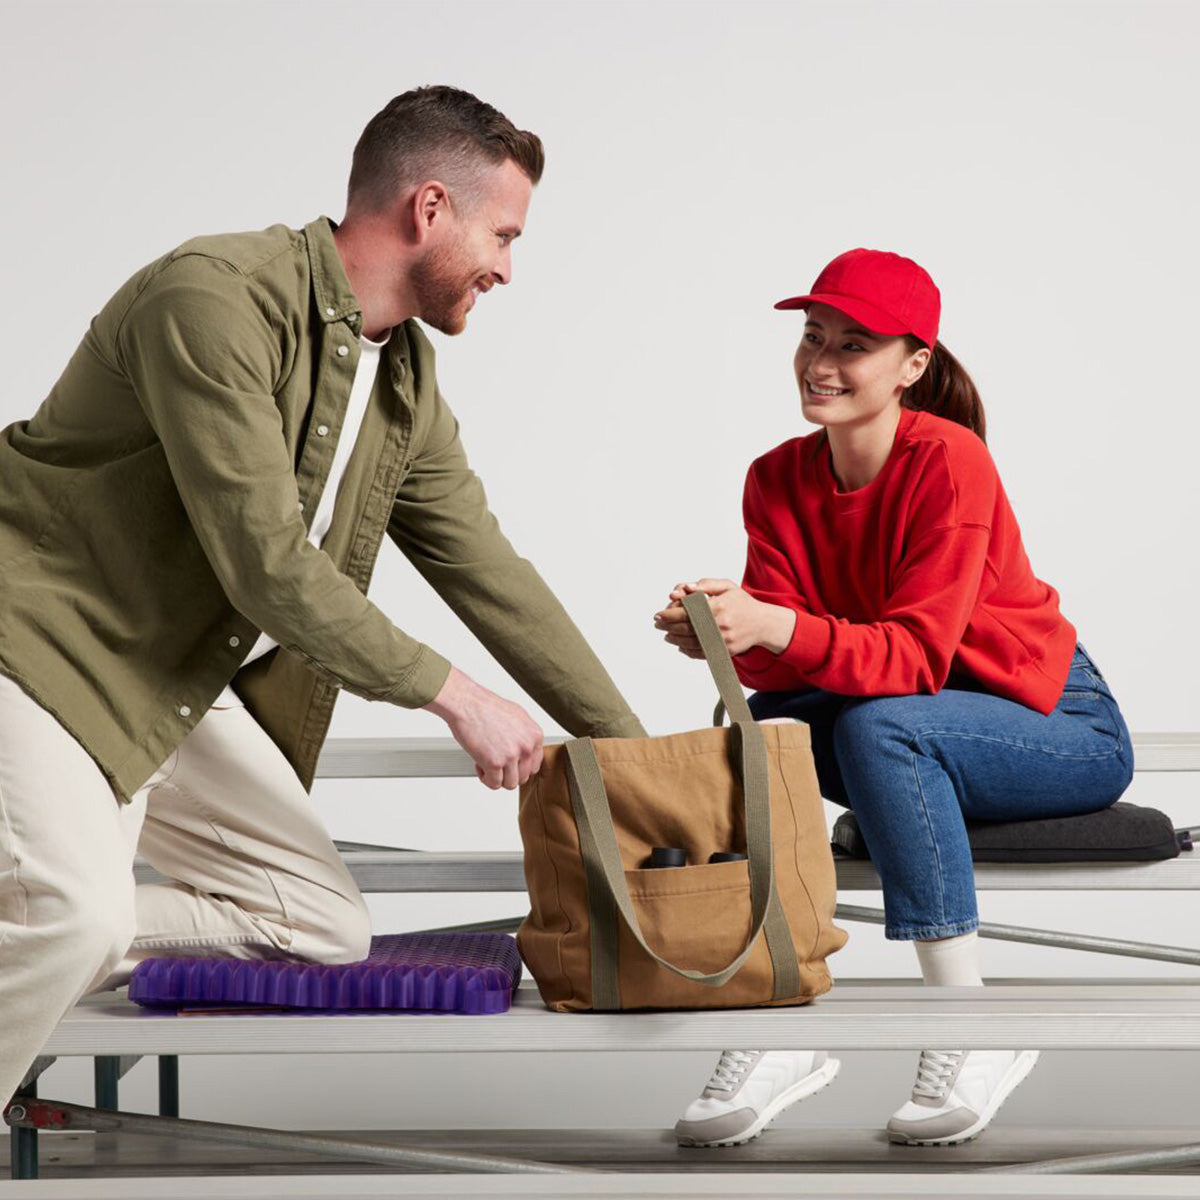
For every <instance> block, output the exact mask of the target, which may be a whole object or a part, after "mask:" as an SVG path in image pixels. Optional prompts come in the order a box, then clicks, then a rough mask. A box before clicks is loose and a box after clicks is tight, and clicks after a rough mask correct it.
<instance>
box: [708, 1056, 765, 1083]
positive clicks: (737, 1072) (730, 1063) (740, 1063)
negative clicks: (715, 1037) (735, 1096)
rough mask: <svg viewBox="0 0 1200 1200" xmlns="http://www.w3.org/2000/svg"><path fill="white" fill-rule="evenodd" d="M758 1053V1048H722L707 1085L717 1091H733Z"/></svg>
mask: <svg viewBox="0 0 1200 1200" xmlns="http://www.w3.org/2000/svg"><path fill="white" fill-rule="evenodd" d="M757 1053H758V1051H757V1050H722V1051H721V1058H720V1061H718V1063H717V1065H716V1067H714V1068H713V1073H712V1077H711V1078H710V1079H709V1081H708V1084H707V1086H708V1087H710V1088H714V1089H716V1090H717V1091H722V1092H729V1091H732V1090H733V1088H734V1086H735V1085H736V1084H737V1082H738V1081H739V1080H740V1079H741V1077H742V1076H743V1075H744V1074H745V1073H746V1069H747V1067H749V1066H750V1064H751V1063H752V1062H753V1061H754V1056H755V1055H756V1054H757Z"/></svg>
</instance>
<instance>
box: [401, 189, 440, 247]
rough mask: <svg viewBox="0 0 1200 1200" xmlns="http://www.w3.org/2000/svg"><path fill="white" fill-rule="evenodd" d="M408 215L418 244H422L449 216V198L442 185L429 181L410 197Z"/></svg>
mask: <svg viewBox="0 0 1200 1200" xmlns="http://www.w3.org/2000/svg"><path fill="white" fill-rule="evenodd" d="M410 204H411V207H410V208H409V213H410V215H411V218H412V222H413V231H414V233H415V239H416V241H417V242H418V243H420V242H423V241H424V240H425V239H426V238H427V237H428V236H429V234H430V233H431V232H432V231H433V229H434V227H435V226H436V225H437V224H438V222H440V221H446V220H448V219H449V216H450V196H449V193H448V191H447V189H446V185H445V184H444V183H440V182H439V181H438V180H436V179H430V180H428V181H426V182H425V183H423V184H421V186H420V187H418V188H417V190H416V191H415V192H414V193H413V195H412V200H411V202H410Z"/></svg>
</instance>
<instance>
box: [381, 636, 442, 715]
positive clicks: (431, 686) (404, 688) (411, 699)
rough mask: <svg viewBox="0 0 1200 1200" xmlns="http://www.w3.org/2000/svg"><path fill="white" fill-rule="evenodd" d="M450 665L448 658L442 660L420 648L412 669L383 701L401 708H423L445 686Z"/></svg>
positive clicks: (426, 647)
mask: <svg viewBox="0 0 1200 1200" xmlns="http://www.w3.org/2000/svg"><path fill="white" fill-rule="evenodd" d="M450 665H451V664H450V660H449V659H448V658H443V657H442V656H441V655H440V654H439V653H438V652H437V651H436V650H431V649H430V648H429V647H428V646H422V647H421V653H420V654H419V655H418V656H417V661H416V662H415V663H414V664H413V667H412V669H411V670H410V671H409V672H408V674H407V675H405V677H404V682H403V683H401V684H400V686H399V687H397V688H394V689H393V690H392V691H391V692H389V693H388V695H387V696H385V697H384V699H385V700H387V701H389V702H390V703H392V704H398V705H400V707H401V708H424V707H425V705H427V704H428V703H430V701H432V700H434V699H436V698H437V694H438V692H440V691H441V690H442V688H443V687H444V686H445V683H446V680H447V679H448V678H449V677H450Z"/></svg>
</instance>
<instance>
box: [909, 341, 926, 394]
mask: <svg viewBox="0 0 1200 1200" xmlns="http://www.w3.org/2000/svg"><path fill="white" fill-rule="evenodd" d="M930 357H931V354H930V351H929V350H928V348H927V347H925V346H922V347H921V349H920V350H918V351H916V353H915V354H912V355H911V356H910V357H909V359H908V362H906V363H905V364H904V386H905V387H906V388H910V387H912V385H913V384H914V383H916V382H917V380H918V379H920V378H921V376H922V375H924V374H925V368H926V367H927V366H929V359H930Z"/></svg>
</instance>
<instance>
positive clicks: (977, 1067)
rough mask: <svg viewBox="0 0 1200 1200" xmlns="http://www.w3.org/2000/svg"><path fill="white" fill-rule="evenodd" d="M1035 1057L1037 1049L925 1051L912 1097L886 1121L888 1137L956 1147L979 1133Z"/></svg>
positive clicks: (1029, 1069) (896, 1140)
mask: <svg viewBox="0 0 1200 1200" xmlns="http://www.w3.org/2000/svg"><path fill="white" fill-rule="evenodd" d="M1037 1060H1038V1052H1037V1051H1036V1050H1021V1051H1017V1050H922V1051H921V1059H920V1062H919V1063H918V1064H917V1082H916V1083H915V1084H914V1085H913V1091H912V1099H911V1100H909V1101H908V1103H907V1104H904V1105H902V1106H901V1107H900V1108H898V1109H897V1110H896V1111H895V1112H894V1113H893V1114H892V1118H891V1120H890V1121H888V1123H887V1132H888V1139H889V1141H893V1142H902V1143H905V1144H906V1145H909V1146H953V1145H955V1144H956V1143H958V1142H966V1141H970V1139H971V1138H973V1137H978V1135H979V1134H981V1133H982V1132H983V1131H984V1130H985V1129H986V1128H987V1127H988V1124H989V1122H990V1121H991V1119H992V1118H993V1117H994V1116H995V1115H996V1113H997V1112H999V1111H1000V1105H1002V1104H1003V1103H1004V1101H1005V1100H1007V1099H1008V1097H1009V1095H1010V1094H1011V1093H1012V1091H1013V1089H1014V1088H1015V1087H1016V1086H1017V1084H1019V1083H1020V1082H1021V1080H1023V1079H1024V1078H1025V1076H1026V1075H1028V1074H1029V1072H1030V1071H1032V1070H1033V1068H1034V1066H1035V1064H1036V1063H1037Z"/></svg>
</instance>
